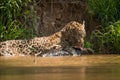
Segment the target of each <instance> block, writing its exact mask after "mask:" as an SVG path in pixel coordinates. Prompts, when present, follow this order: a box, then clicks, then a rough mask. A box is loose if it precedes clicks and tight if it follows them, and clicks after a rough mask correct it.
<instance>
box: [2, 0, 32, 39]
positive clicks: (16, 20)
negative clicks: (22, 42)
mask: <svg viewBox="0 0 120 80" xmlns="http://www.w3.org/2000/svg"><path fill="white" fill-rule="evenodd" d="M30 1H31V0H0V41H4V40H8V39H18V38H25V35H27V33H28V31H26V30H29V29H26V27H25V24H26V23H25V22H26V21H24V23H22V22H23V21H22V22H21V21H20V20H24V18H25V17H26V15H29V14H30V11H29V10H27V9H26V7H27V4H28V3H29V2H30ZM23 7H24V8H23ZM21 18H22V19H21Z"/></svg>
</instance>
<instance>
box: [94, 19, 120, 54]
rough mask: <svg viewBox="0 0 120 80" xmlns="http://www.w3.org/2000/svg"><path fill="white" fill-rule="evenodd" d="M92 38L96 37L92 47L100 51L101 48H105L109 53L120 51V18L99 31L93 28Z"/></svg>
mask: <svg viewBox="0 0 120 80" xmlns="http://www.w3.org/2000/svg"><path fill="white" fill-rule="evenodd" d="M92 39H96V41H95V42H94V48H95V49H96V51H98V52H100V53H101V51H102V50H103V49H107V52H109V53H118V52H120V20H119V21H117V22H115V23H114V24H112V25H109V26H107V27H106V28H103V29H102V30H101V31H100V30H95V31H94V32H93V34H92ZM98 44H99V45H98Z"/></svg>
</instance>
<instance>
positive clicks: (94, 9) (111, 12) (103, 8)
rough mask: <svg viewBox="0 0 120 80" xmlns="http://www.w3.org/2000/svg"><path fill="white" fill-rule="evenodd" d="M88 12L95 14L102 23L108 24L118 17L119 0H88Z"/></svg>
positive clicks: (119, 13)
mask: <svg viewBox="0 0 120 80" xmlns="http://www.w3.org/2000/svg"><path fill="white" fill-rule="evenodd" d="M88 4H89V12H90V14H91V15H96V17H97V18H98V19H99V21H100V22H101V23H102V24H105V25H106V24H109V23H110V22H116V21H117V20H118V19H120V1H119V0H88Z"/></svg>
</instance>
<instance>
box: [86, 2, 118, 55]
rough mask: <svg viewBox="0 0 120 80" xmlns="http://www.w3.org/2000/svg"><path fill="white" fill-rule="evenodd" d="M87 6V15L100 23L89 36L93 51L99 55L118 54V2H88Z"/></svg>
mask: <svg viewBox="0 0 120 80" xmlns="http://www.w3.org/2000/svg"><path fill="white" fill-rule="evenodd" d="M88 4H89V13H90V14H91V15H92V16H95V17H97V19H98V20H99V21H100V23H101V27H100V29H97V30H95V31H93V33H92V35H91V39H90V42H91V43H92V44H93V49H94V50H95V51H96V52H99V53H103V52H104V53H118V52H120V47H119V45H120V1H119V0H89V1H88Z"/></svg>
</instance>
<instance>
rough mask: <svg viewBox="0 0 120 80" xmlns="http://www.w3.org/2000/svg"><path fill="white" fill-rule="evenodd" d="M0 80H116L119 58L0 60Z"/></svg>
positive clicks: (94, 56)
mask: <svg viewBox="0 0 120 80" xmlns="http://www.w3.org/2000/svg"><path fill="white" fill-rule="evenodd" d="M0 80H120V55H88V56H86V55H84V56H79V57H45V58H42V57H37V58H36V63H35V62H34V57H31V56H27V57H26V56H24V57H0Z"/></svg>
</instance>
